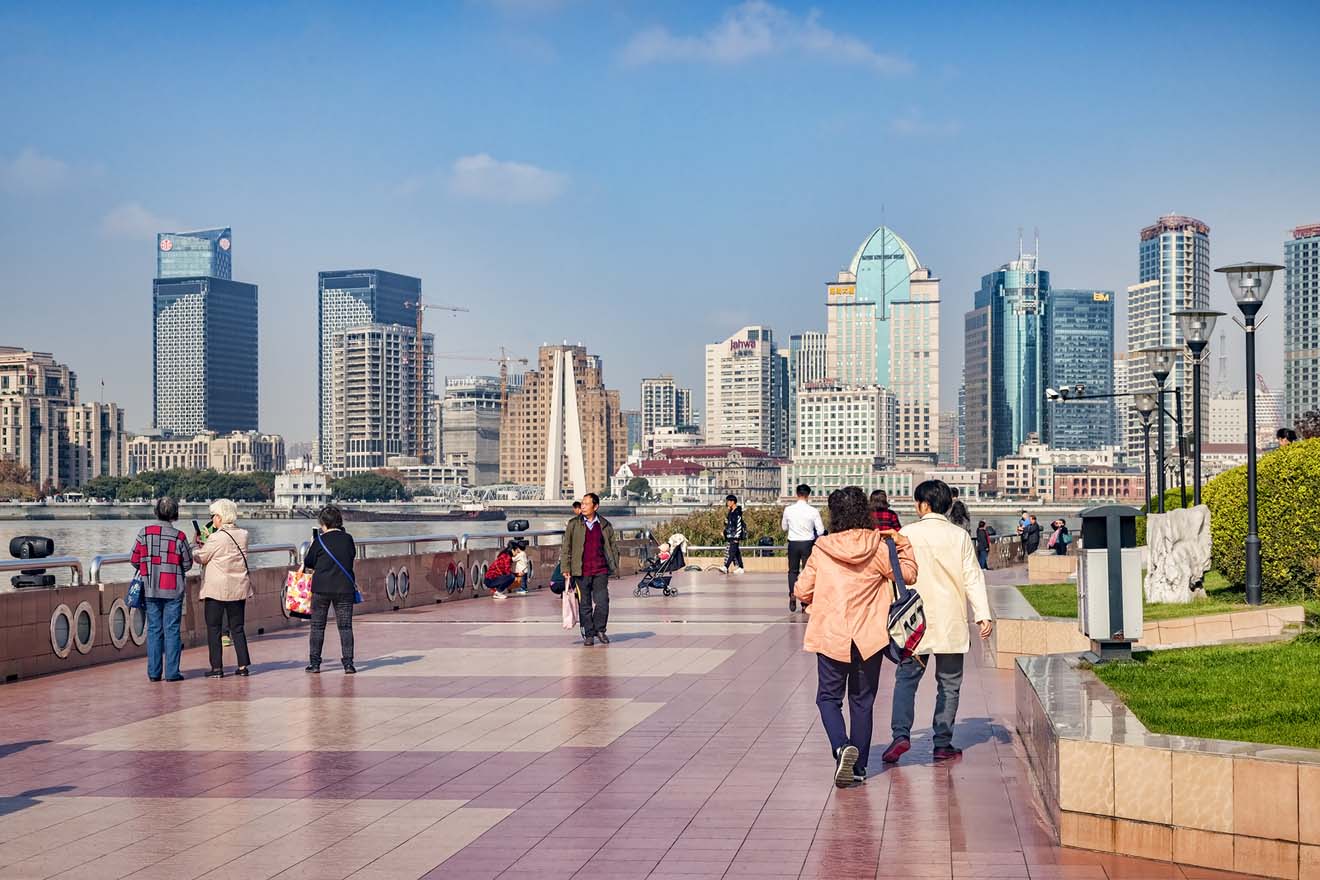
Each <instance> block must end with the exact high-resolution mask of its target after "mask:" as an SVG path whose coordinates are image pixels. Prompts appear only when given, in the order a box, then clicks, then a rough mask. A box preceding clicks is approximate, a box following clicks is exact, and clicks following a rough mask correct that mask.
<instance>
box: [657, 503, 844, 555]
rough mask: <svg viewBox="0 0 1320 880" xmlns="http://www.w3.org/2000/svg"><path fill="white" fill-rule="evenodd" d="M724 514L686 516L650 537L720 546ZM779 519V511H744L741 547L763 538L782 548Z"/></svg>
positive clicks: (719, 509) (660, 527) (713, 511)
mask: <svg viewBox="0 0 1320 880" xmlns="http://www.w3.org/2000/svg"><path fill="white" fill-rule="evenodd" d="M727 512H728V511H727V510H726V509H725V507H724V505H723V504H721V505H720V506H719V507H712V508H710V509H709V510H702V511H699V512H697V513H689V514H687V515H686V516H680V517H678V518H677V519H671V520H669V521H668V522H664V523H661V524H660V525H658V526H656V527H655V528H653V529H652V530H651V534H652V535H655V539H656V541H666V540H668V539H669V536H670V535H672V534H673V533H674V532H681V533H682V534H683V536H684V537H686V538H687V539H688V543H690V544H694V545H696V546H698V547H713V546H720V545H723V544H724V543H726V542H725V540H724V515H725V514H726V513H727ZM783 515H784V508H782V507H744V508H743V520H744V521H745V522H746V523H747V540H746V541H744V542H743V546H749V545H755V544H756V542H757V541H759V540H760V539H761V538H764V537H767V536H768V537H770V538H771V539H772V541H771V543H774V544H783V543H784V541H785V535H784V530H783V529H781V528H780V527H779V525H780V522H781V521H782V518H783ZM824 515H825V512H824V511H822V512H821V516H822V517H823V516H824Z"/></svg>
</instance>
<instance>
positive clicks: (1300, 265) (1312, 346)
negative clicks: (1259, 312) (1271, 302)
mask: <svg viewBox="0 0 1320 880" xmlns="http://www.w3.org/2000/svg"><path fill="white" fill-rule="evenodd" d="M1283 263H1284V268H1285V269H1287V277H1286V278H1285V280H1284V287H1283V389H1284V420H1285V421H1286V422H1287V424H1289V425H1296V424H1297V423H1298V422H1299V421H1301V419H1302V416H1304V415H1306V414H1307V413H1308V412H1320V223H1313V224H1310V225H1308V226H1298V227H1296V228H1295V229H1293V231H1292V238H1290V239H1288V240H1287V241H1285V242H1284V243H1283Z"/></svg>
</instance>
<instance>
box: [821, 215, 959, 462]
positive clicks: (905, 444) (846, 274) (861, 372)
mask: <svg viewBox="0 0 1320 880" xmlns="http://www.w3.org/2000/svg"><path fill="white" fill-rule="evenodd" d="M825 302H826V317H827V325H828V326H827V337H828V339H827V349H828V351H827V359H828V362H829V367H830V372H831V373H832V375H831V376H830V377H829V378H831V379H834V380H835V381H837V382H839V383H840V384H842V385H857V386H871V385H880V386H882V387H885V388H888V389H890V390H891V391H893V392H894V394H895V396H896V397H897V398H898V450H897V454H898V456H899V457H900V458H902V457H903V456H905V455H906V456H922V457H928V458H930V459H931V460H932V462H933V461H934V458H935V457H936V456H937V455H938V453H939V302H940V285H939V279H938V278H936V277H935V276H934V275H932V274H931V271H930V269H928V268H926V267H924V266H922V265H921V262H920V261H919V260H918V259H917V256H916V254H915V253H914V252H913V250H912V248H911V247H909V246H908V244H907V242H905V241H904V240H903V239H902V238H900V237H899V236H898V235H896V234H895V233H894V231H893V230H891V229H889V228H888V227H885V226H881V227H880V228H878V229H876V230H875V231H874V232H872V233H871V234H870V235H868V236H867V237H866V238H865V239H864V240H863V241H862V244H861V246H860V247H858V249H857V251H856V253H855V254H854V255H853V258H852V262H851V263H850V264H849V266H848V268H847V269H846V270H844V271H842V272H840V273H839V274H838V277H837V278H836V280H835V281H832V282H829V283H827V284H826V287H825Z"/></svg>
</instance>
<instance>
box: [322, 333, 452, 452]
mask: <svg viewBox="0 0 1320 880" xmlns="http://www.w3.org/2000/svg"><path fill="white" fill-rule="evenodd" d="M416 339H417V329H416V327H414V326H412V325H411V324H408V325H403V324H363V325H359V326H355V327H349V328H347V329H344V330H339V331H336V332H335V333H334V334H333V335H332V336H331V337H330V425H331V430H330V437H331V442H330V446H329V447H328V448H329V454H328V457H327V458H328V460H327V462H326V464H327V467H328V468H329V470H330V472H331V473H333V474H334V475H335V476H344V475H347V474H360V473H363V472H365V471H371V470H376V469H378V468H383V467H386V466H388V465H389V461H390V459H391V458H393V457H396V456H415V455H416V454H417V449H416V447H415V446H414V436H415V434H414V432H415V431H416V426H418V425H420V426H422V429H421V430H422V435H423V436H422V442H421V448H422V449H423V450H429V449H430V448H431V443H432V440H431V437H430V436H429V434H430V428H431V426H432V424H433V423H432V420H431V419H430V418H428V417H427V414H426V413H425V412H424V411H420V412H419V411H418V408H417V400H418V394H417V387H416V382H417V376H416V372H415V371H414V370H413V369H411V367H410V366H409V364H410V361H411V359H412V358H413V357H414V353H415V351H416V345H417V342H416ZM434 348H435V343H434V338H433V337H432V336H431V334H430V333H423V334H422V352H423V357H424V361H423V373H422V376H423V378H422V381H423V383H424V386H425V387H426V388H434V387H435V372H434V369H435V360H434Z"/></svg>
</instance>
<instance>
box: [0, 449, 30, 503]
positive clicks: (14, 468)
mask: <svg viewBox="0 0 1320 880" xmlns="http://www.w3.org/2000/svg"><path fill="white" fill-rule="evenodd" d="M36 497H37V490H36V487H35V486H33V485H32V475H31V473H29V472H28V469H27V468H25V467H23V466H22V465H21V464H19V463H18V462H17V461H16V460H14V459H12V458H0V501H8V500H10V499H15V500H18V501H31V500H33V499H34V498H36Z"/></svg>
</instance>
